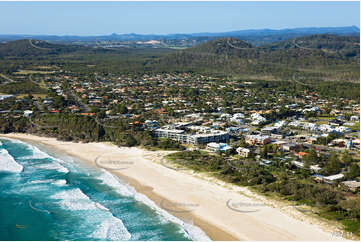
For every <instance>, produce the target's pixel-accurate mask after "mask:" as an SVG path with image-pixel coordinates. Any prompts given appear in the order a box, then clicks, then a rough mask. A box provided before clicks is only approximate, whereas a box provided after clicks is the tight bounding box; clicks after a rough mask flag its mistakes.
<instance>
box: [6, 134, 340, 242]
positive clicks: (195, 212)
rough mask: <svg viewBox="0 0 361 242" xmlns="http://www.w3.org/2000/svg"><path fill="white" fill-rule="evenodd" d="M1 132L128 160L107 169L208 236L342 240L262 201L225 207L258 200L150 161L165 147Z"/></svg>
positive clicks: (81, 153) (80, 155)
mask: <svg viewBox="0 0 361 242" xmlns="http://www.w3.org/2000/svg"><path fill="white" fill-rule="evenodd" d="M0 137H4V138H13V139H19V140H23V141H25V142H29V143H33V144H34V143H35V144H40V145H44V146H45V147H49V148H50V150H53V151H54V153H57V154H61V153H62V152H64V153H65V154H67V155H69V156H72V157H74V158H76V159H79V160H81V161H82V162H84V164H88V165H90V166H93V167H94V166H97V164H96V160H97V158H99V157H102V156H104V155H105V154H109V155H110V156H109V157H116V158H115V160H114V161H127V162H128V163H129V164H130V165H129V167H126V168H127V169H118V170H112V169H107V170H108V171H109V172H110V173H112V174H113V175H116V176H118V177H119V178H120V179H121V180H123V181H126V182H127V183H128V184H129V185H130V186H132V187H133V188H135V190H136V191H137V192H138V193H141V194H144V195H146V196H147V197H148V198H149V199H151V200H152V201H154V202H155V203H156V204H157V206H159V207H161V208H162V209H164V210H166V211H167V212H169V213H170V214H172V215H174V216H175V217H178V218H180V219H182V220H183V221H185V222H189V221H191V222H193V223H191V224H194V225H195V226H197V227H199V228H201V229H202V230H203V231H204V232H205V233H206V234H207V236H208V237H209V238H211V239H212V240H344V238H340V237H334V236H332V234H331V233H330V232H329V231H328V232H325V231H324V230H321V228H320V227H321V226H316V225H315V224H313V223H307V221H300V220H297V219H295V218H293V217H291V216H289V215H286V214H284V213H282V212H281V211H279V210H278V209H276V208H272V207H269V206H267V205H266V206H264V205H262V207H260V209H259V211H257V212H247V211H241V212H239V211H238V210H237V209H235V210H234V209H233V210H232V209H230V207H229V206H228V202H230V201H234V202H235V203H234V204H237V203H236V202H238V203H239V204H241V203H243V204H256V205H257V203H258V204H260V202H259V200H256V199H254V198H250V197H249V196H247V193H243V192H242V191H240V190H238V191H237V190H236V191H234V189H233V188H231V189H229V187H228V186H227V187H223V186H221V185H217V184H215V183H214V182H213V181H212V180H209V181H206V180H203V179H200V178H197V177H195V176H192V175H191V174H186V172H180V171H174V170H171V169H169V168H166V167H164V166H162V165H160V164H159V163H157V162H155V161H154V160H159V159H160V158H161V157H163V156H164V154H165V153H166V152H164V151H155V152H154V151H145V150H142V149H139V148H123V147H122V148H119V147H117V146H115V145H111V144H108V143H72V142H65V141H57V140H56V139H55V138H48V137H40V136H34V135H29V134H7V135H0ZM243 191H245V190H243ZM253 195H254V194H253ZM164 204H168V205H167V206H168V207H165V205H164ZM169 204H170V205H169ZM192 205H193V207H192ZM227 206H228V207H227ZM170 207H171V208H170ZM241 209H247V208H245V207H243V208H242V207H241Z"/></svg>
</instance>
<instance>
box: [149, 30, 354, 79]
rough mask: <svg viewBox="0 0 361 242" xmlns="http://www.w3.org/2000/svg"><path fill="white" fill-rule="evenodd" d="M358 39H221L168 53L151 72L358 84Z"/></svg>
mask: <svg viewBox="0 0 361 242" xmlns="http://www.w3.org/2000/svg"><path fill="white" fill-rule="evenodd" d="M359 42H360V39H359V37H356V36H338V35H328V34H327V35H311V36H306V37H300V38H295V39H291V40H287V41H283V42H279V43H274V44H269V45H265V46H259V47H256V46H252V45H250V44H248V43H246V42H244V41H242V40H239V39H235V38H221V39H217V40H213V41H209V42H207V43H203V44H200V45H198V46H195V47H191V48H188V49H186V50H182V51H178V52H176V53H172V54H169V55H167V56H165V57H163V58H161V59H159V60H157V62H156V63H154V69H156V68H160V69H168V70H174V71H197V72H206V73H215V74H217V73H219V74H221V73H227V74H228V75H236V76H241V77H245V78H253V79H254V78H260V79H265V78H266V79H272V80H275V79H276V80H277V79H278V80H280V79H290V78H292V76H293V75H294V74H295V73H299V74H300V75H302V76H306V77H308V78H309V79H315V80H353V81H359V63H360V46H359Z"/></svg>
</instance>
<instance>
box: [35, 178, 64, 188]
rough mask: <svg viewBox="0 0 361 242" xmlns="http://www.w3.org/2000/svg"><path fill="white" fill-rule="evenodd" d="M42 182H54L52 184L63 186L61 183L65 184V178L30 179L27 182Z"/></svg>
mask: <svg viewBox="0 0 361 242" xmlns="http://www.w3.org/2000/svg"><path fill="white" fill-rule="evenodd" d="M42 183H47V184H49V183H51V184H54V185H57V186H63V185H66V180H64V179H57V180H55V179H45V180H35V181H31V182H29V184H42Z"/></svg>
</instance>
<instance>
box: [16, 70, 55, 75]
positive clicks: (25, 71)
mask: <svg viewBox="0 0 361 242" xmlns="http://www.w3.org/2000/svg"><path fill="white" fill-rule="evenodd" d="M51 73H53V72H52V71H39V70H19V71H17V72H14V74H15V75H30V74H51Z"/></svg>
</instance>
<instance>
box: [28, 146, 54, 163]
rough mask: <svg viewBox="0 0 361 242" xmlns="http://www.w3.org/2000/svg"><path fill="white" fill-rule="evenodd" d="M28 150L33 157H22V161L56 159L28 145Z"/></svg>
mask: <svg viewBox="0 0 361 242" xmlns="http://www.w3.org/2000/svg"><path fill="white" fill-rule="evenodd" d="M23 144H25V145H26V147H27V149H28V150H30V151H31V153H32V154H31V155H27V156H23V157H21V159H24V160H26V159H46V158H50V159H54V160H55V158H54V157H52V156H50V155H49V154H47V153H45V152H44V151H41V150H40V149H39V148H38V147H36V146H33V145H30V144H26V143H23Z"/></svg>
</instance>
